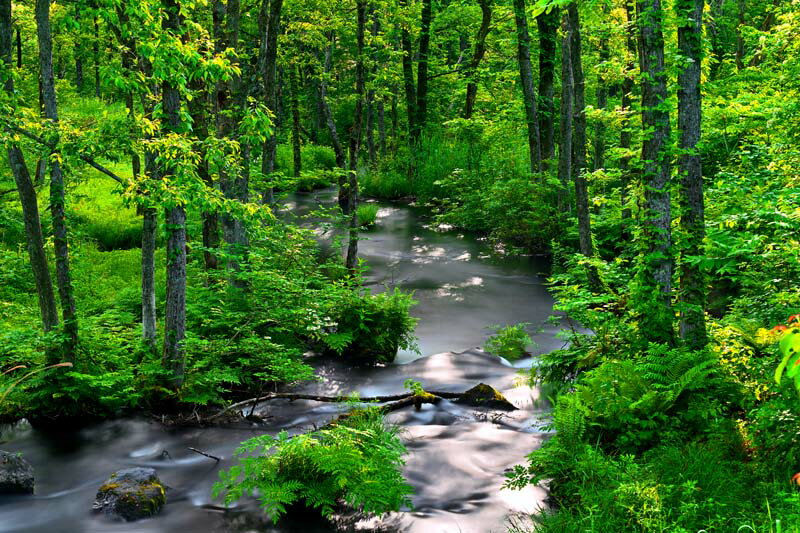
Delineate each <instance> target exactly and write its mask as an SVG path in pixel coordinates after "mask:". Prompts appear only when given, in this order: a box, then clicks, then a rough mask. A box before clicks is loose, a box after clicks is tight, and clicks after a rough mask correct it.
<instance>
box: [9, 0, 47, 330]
mask: <svg viewBox="0 0 800 533" xmlns="http://www.w3.org/2000/svg"><path fill="white" fill-rule="evenodd" d="M20 46H21V45H20V38H19V28H17V53H18V54H19V51H20V49H21V48H20ZM11 54H12V51H11V0H0V62H2V63H4V64H5V66H6V67H7V68H8V70H9V71H10V67H11V65H12V63H11ZM17 60H18V61H20V56H19V55H18V56H17ZM3 89H4V90H5V92H6V94H7V95H9V96H11V95H13V94H14V78H13V76H8V77H7V78H6V80H5V83H4V84H3ZM7 154H8V162H9V165H10V166H11V173H12V174H13V175H14V182H15V183H16V185H17V192H18V193H19V201H20V204H21V206H22V221H23V223H24V224H25V236H26V244H27V248H28V257H29V259H30V264H31V271H32V272H33V281H34V284H35V285H36V296H37V298H38V301H39V313H40V315H41V317H42V329H43V330H44V331H45V332H49V331H51V330H53V329H55V328H56V327H57V326H58V309H57V307H56V297H55V294H54V293H53V282H52V280H51V279H50V269H49V268H48V264H47V254H46V253H45V250H44V238H43V236H42V225H41V222H40V219H39V205H38V202H37V198H36V189H35V188H34V186H33V182H32V181H31V176H30V173H29V172H28V166H27V164H25V156H24V155H23V153H22V150H21V149H20V148H19V146H18V145H17V144H15V143H9V144H8V145H7Z"/></svg>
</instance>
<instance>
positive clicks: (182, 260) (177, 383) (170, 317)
mask: <svg viewBox="0 0 800 533" xmlns="http://www.w3.org/2000/svg"><path fill="white" fill-rule="evenodd" d="M162 5H163V6H164V11H165V16H164V18H163V19H162V22H161V27H162V29H163V31H164V32H165V33H168V34H172V35H174V36H179V35H180V32H181V20H180V5H179V4H178V2H177V1H176V0H163V4H162ZM161 108H162V112H163V113H164V115H165V117H164V122H163V123H162V127H163V128H164V130H165V132H166V133H169V132H178V131H180V129H181V117H180V113H181V95H180V91H179V89H178V87H177V86H176V85H173V83H172V82H171V81H170V80H165V81H164V82H163V83H162V86H161ZM170 174H172V169H171V168H168V166H165V168H164V169H163V171H162V172H161V176H162V177H163V178H167V177H168V176H169V175H170ZM166 228H167V305H166V311H165V320H164V367H165V368H166V369H167V370H169V373H170V377H169V385H170V386H171V387H172V388H173V389H178V388H180V387H181V386H182V385H183V380H184V372H185V367H186V360H185V350H184V347H183V341H184V338H185V336H186V211H185V210H184V208H183V206H175V207H169V208H167V210H166Z"/></svg>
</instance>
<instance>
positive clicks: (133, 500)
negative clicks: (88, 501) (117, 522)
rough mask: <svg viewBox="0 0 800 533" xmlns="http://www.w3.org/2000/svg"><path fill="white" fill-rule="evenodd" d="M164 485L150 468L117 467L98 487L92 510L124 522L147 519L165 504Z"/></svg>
mask: <svg viewBox="0 0 800 533" xmlns="http://www.w3.org/2000/svg"><path fill="white" fill-rule="evenodd" d="M166 501H167V497H166V487H165V486H164V484H163V483H161V480H160V479H158V475H157V474H156V471H155V470H153V469H152V468H141V467H136V468H126V469H124V470H117V471H116V472H114V473H113V474H111V477H109V478H108V479H107V480H106V482H105V483H103V484H102V485H101V486H100V488H99V489H98V490H97V496H96V497H95V500H94V504H93V505H92V509H93V510H94V511H95V512H102V513H105V514H107V515H109V516H111V517H113V518H116V519H121V520H125V521H128V522H130V521H133V520H139V519H140V518H148V517H150V516H153V515H154V514H156V513H158V512H159V511H160V510H161V507H163V505H164V504H165V503H166Z"/></svg>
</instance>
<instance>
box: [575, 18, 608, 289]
mask: <svg viewBox="0 0 800 533" xmlns="http://www.w3.org/2000/svg"><path fill="white" fill-rule="evenodd" d="M567 18H568V21H569V22H568V23H569V28H570V32H569V37H570V40H571V41H570V61H571V63H572V90H573V93H574V96H573V102H574V108H573V113H574V116H575V118H574V120H573V128H574V132H573V142H572V154H573V157H572V176H573V182H574V183H575V211H576V213H577V215H578V245H579V248H580V251H581V254H583V255H584V256H585V257H587V258H589V259H591V258H593V257H594V244H593V242H592V227H591V218H590V214H589V184H588V182H587V180H586V172H587V170H588V169H587V168H586V167H587V165H586V91H585V85H586V82H585V77H584V75H583V59H582V54H581V47H582V42H581V25H580V16H579V13H578V5H577V3H576V2H572V3H571V4H569V6H568V7H567ZM587 277H588V279H589V285H590V287H591V288H592V290H594V291H597V290H599V289H600V277H599V275H598V273H597V269H596V268H595V267H594V265H588V266H587Z"/></svg>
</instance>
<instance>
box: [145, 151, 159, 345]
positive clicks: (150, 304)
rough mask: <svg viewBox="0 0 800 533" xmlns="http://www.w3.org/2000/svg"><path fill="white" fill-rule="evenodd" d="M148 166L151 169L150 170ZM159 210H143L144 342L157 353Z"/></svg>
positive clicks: (150, 163)
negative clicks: (157, 235) (157, 241)
mask: <svg viewBox="0 0 800 533" xmlns="http://www.w3.org/2000/svg"><path fill="white" fill-rule="evenodd" d="M153 156H154V154H152V152H150V153H148V154H145V172H147V174H148V176H149V177H150V179H154V178H155V177H154V175H153V173H155V166H156V165H155V157H153ZM148 168H149V169H150V170H149V171H148ZM157 230H158V212H157V211H156V209H154V208H152V207H146V208H144V209H143V210H142V343H143V344H144V346H145V349H146V350H147V351H148V352H150V353H151V354H154V355H155V354H156V347H157V335H158V333H157V330H156V260H155V256H156V231H157Z"/></svg>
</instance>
